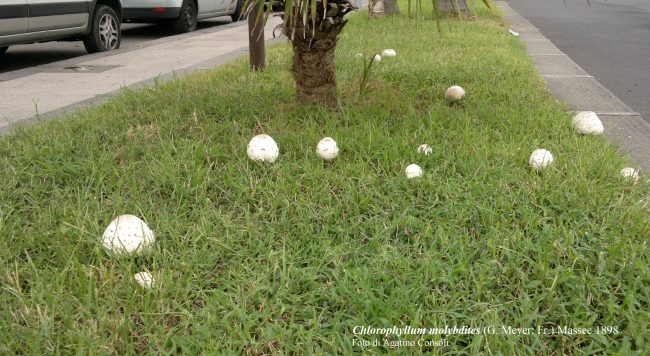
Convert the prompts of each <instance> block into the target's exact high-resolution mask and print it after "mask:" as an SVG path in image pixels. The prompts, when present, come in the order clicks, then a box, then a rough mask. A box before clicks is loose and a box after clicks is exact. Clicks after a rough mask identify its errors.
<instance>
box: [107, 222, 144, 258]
mask: <svg viewBox="0 0 650 356" xmlns="http://www.w3.org/2000/svg"><path fill="white" fill-rule="evenodd" d="M153 242H154V236H153V232H152V231H151V229H149V226H147V224H146V223H145V222H144V221H142V220H140V218H138V217H137V216H135V215H129V214H126V215H120V216H118V217H117V218H115V220H113V221H111V223H110V224H109V225H108V227H107V228H106V230H104V234H103V235H102V245H103V246H104V249H105V250H106V251H107V252H108V253H110V254H113V255H127V254H136V255H141V254H144V253H146V252H148V251H149V250H150V249H151V245H153Z"/></svg>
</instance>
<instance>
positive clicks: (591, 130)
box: [571, 111, 605, 135]
mask: <svg viewBox="0 0 650 356" xmlns="http://www.w3.org/2000/svg"><path fill="white" fill-rule="evenodd" d="M571 123H572V124H573V128H574V129H575V130H576V132H578V133H581V134H585V135H588V134H594V135H600V134H602V133H603V131H604V130H605V129H604V128H603V123H602V122H601V121H600V119H599V118H598V115H596V113H595V112H593V111H578V112H577V113H576V114H575V115H574V116H573V120H571Z"/></svg>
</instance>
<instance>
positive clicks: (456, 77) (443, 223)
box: [0, 7, 650, 354]
mask: <svg viewBox="0 0 650 356" xmlns="http://www.w3.org/2000/svg"><path fill="white" fill-rule="evenodd" d="M477 11H480V13H479V18H478V19H474V20H472V21H457V20H445V21H443V23H442V25H443V26H442V28H443V30H444V31H443V34H439V33H438V32H437V30H436V26H435V23H434V22H432V21H431V20H430V19H429V20H427V21H417V22H416V21H415V20H409V19H408V18H407V17H406V15H404V16H398V17H391V18H385V19H380V20H374V21H368V20H367V19H366V16H365V13H364V14H358V15H354V16H352V17H351V18H350V23H349V24H348V26H347V27H346V29H345V30H344V31H343V34H342V37H341V40H340V42H339V46H338V49H337V67H338V75H339V97H340V99H342V102H343V105H342V107H341V109H340V110H338V111H331V110H327V109H318V108H313V107H312V108H306V107H300V106H298V105H297V104H296V103H295V101H294V95H295V92H294V89H293V82H292V80H291V77H290V74H289V72H288V68H289V66H290V60H291V56H290V54H291V49H290V48H289V47H288V46H287V45H279V46H275V47H273V48H271V49H269V50H268V58H267V59H268V62H267V70H266V71H265V72H262V73H251V72H250V71H249V69H248V63H247V61H245V60H239V61H236V62H234V63H233V64H230V65H226V66H223V67H220V68H217V69H215V70H214V71H209V72H203V73H200V74H197V75H192V76H190V77H188V78H186V79H182V80H175V81H172V82H170V83H167V84H163V85H157V86H155V87H153V88H150V89H141V90H128V89H127V90H125V91H124V92H123V93H122V94H121V95H119V96H118V97H117V98H115V99H112V100H110V101H109V102H107V103H106V104H104V105H101V106H100V107H97V108H91V109H86V110H82V111H79V112H78V113H76V114H74V115H71V116H70V117H67V118H65V120H61V121H56V122H49V123H45V124H41V125H37V126H35V127H30V128H23V129H18V130H17V131H16V132H15V133H14V134H12V135H10V136H6V137H3V138H1V139H0V268H1V270H2V273H1V275H0V285H1V286H2V292H1V293H0V329H1V330H3V332H2V333H0V351H2V352H3V353H4V352H7V351H14V352H22V353H27V354H40V353H44V352H71V351H78V352H80V353H84V352H89V353H95V352H101V353H103V352H106V353H118V354H123V353H127V352H156V351H163V350H164V351H169V352H177V351H182V352H183V353H190V354H191V353H196V352H199V351H206V352H207V353H209V352H210V351H215V350H222V351H223V350H231V351H235V352H239V353H249V354H259V353H274V352H279V351H282V352H285V353H293V352H296V353H303V352H304V353H349V352H352V351H359V350H361V347H362V346H363V345H364V344H363V343H364V342H365V341H370V342H372V341H374V340H380V343H381V345H384V340H386V341H388V342H389V343H393V344H394V345H397V344H400V343H401V345H402V346H403V347H405V346H404V345H405V344H404V343H409V342H412V341H414V342H416V343H417V340H430V345H429V346H418V345H416V346H414V348H403V347H400V348H399V349H398V350H400V351H402V352H417V351H435V352H441V353H442V352H450V351H456V352H459V353H474V352H480V351H482V352H485V353H497V352H498V351H502V352H504V353H508V354H509V353H521V352H539V351H540V350H542V352H543V351H544V350H546V351H547V352H551V351H553V352H557V353H576V352H578V350H583V351H585V352H586V353H602V352H607V353H609V352H615V351H621V352H623V353H628V352H630V351H631V350H639V351H644V350H645V351H647V350H648V347H649V346H648V345H649V343H650V334H649V332H648V330H649V328H648V314H647V310H648V302H649V299H650V283H649V282H650V278H649V277H648V269H649V262H650V260H649V258H648V257H649V253H648V245H647V243H648V242H647V241H648V236H650V225H649V224H648V219H647V211H646V203H645V197H646V196H647V194H648V184H646V183H645V182H641V181H640V182H639V183H637V184H633V183H632V182H630V181H628V180H624V179H621V177H620V176H619V171H620V169H621V168H623V167H625V166H626V165H629V164H628V163H627V162H626V160H625V159H624V158H622V157H620V156H619V155H617V154H616V151H615V149H614V148H613V147H611V146H610V145H609V144H608V143H607V141H606V140H605V139H604V138H602V137H591V136H589V137H585V136H581V135H577V134H576V133H575V132H574V130H573V129H572V127H571V116H570V115H569V114H567V113H566V107H564V106H563V105H561V104H558V103H557V102H556V101H555V99H554V98H553V97H552V96H551V95H550V94H549V92H548V91H546V89H545V88H544V84H543V81H542V80H541V79H540V77H539V76H538V75H537V73H536V72H535V69H534V67H533V65H532V64H531V61H530V60H529V59H528V58H527V57H526V54H525V51H524V48H523V46H522V44H521V43H520V42H519V40H518V39H517V38H515V37H513V36H511V35H510V34H509V33H508V31H507V30H508V27H507V26H506V25H504V24H502V22H501V19H500V18H499V17H498V16H496V15H494V14H487V13H486V12H485V10H480V9H479V8H478V7H477ZM384 48H393V49H395V50H396V52H397V56H396V57H391V58H384V59H383V60H382V61H381V62H380V63H377V64H376V65H375V66H373V70H372V73H371V75H370V78H369V82H368V90H366V91H365V95H364V96H362V97H360V96H359V95H358V94H359V93H358V90H359V85H358V81H359V77H360V76H361V75H362V66H363V64H362V61H361V59H359V58H358V57H356V56H355V55H356V54H357V53H363V54H364V55H365V58H370V57H369V56H372V55H374V54H375V53H381V51H382V50H383V49H384ZM451 85H460V86H462V87H463V88H464V89H465V90H466V92H467V94H466V96H465V98H463V100H462V101H461V102H460V103H458V104H454V105H449V104H448V103H446V102H445V100H444V92H445V89H446V88H447V87H449V86H451ZM259 133H266V134H269V135H271V136H272V137H273V138H274V139H275V141H276V142H277V144H278V146H279V149H280V155H279V158H278V159H277V161H276V162H275V163H273V164H257V163H255V162H252V161H250V160H249V159H248V158H247V156H246V145H247V143H248V142H249V140H250V139H251V138H252V137H253V136H255V135H257V134H259ZM325 136H331V137H333V138H334V139H335V140H336V142H337V144H338V148H339V149H340V152H339V156H338V157H337V158H336V160H334V161H332V162H325V161H323V160H321V159H319V158H317V157H316V154H315V149H316V144H317V143H318V142H319V140H321V139H322V138H323V137H325ZM421 144H428V145H430V146H431V149H432V150H431V153H430V154H428V155H424V154H420V153H418V152H417V147H418V146H419V145H421ZM536 148H546V149H548V150H550V151H552V152H553V155H554V157H555V162H554V163H553V165H551V166H550V167H548V168H547V169H546V170H544V171H543V172H535V171H534V170H531V169H530V167H528V158H529V155H530V153H531V152H532V151H533V150H534V149H536ZM411 163H416V164H418V165H419V166H420V167H422V169H423V172H424V174H423V176H421V177H419V178H417V179H412V180H407V179H406V177H405V175H404V169H405V167H407V166H408V165H409V164H411ZM126 213H131V214H135V215H137V216H139V217H141V218H143V219H144V220H145V221H146V222H147V224H149V226H150V227H151V229H152V230H153V231H154V233H155V236H156V243H155V245H154V247H153V251H152V252H151V253H150V254H149V255H147V256H143V257H138V258H134V259H115V258H111V257H110V256H108V255H107V254H106V253H105V252H104V251H103V250H102V247H101V239H100V237H101V235H102V232H103V230H104V228H105V227H106V226H107V225H108V223H109V222H110V221H111V220H112V219H113V218H115V217H116V216H117V215H121V214H126ZM143 270H146V271H150V272H151V273H152V275H153V276H154V277H155V279H156V284H157V285H159V286H160V287H158V288H152V289H142V288H140V287H139V286H138V284H137V282H136V281H135V280H134V279H133V275H134V274H135V273H138V272H141V271H143ZM369 326H370V327H373V328H377V329H381V328H385V329H388V328H393V327H397V328H404V327H406V326H409V327H413V328H442V329H444V328H445V326H449V327H450V328H451V327H453V326H456V327H458V328H462V327H463V326H465V327H467V328H468V329H469V328H481V329H482V328H487V327H494V328H495V330H497V332H496V333H495V334H494V335H485V334H481V335H455V334H444V335H434V336H425V337H421V336H417V335H407V336H399V337H397V336H395V335H389V336H386V337H383V336H381V335H355V331H354V330H355V327H358V328H356V330H362V328H361V327H369ZM561 327H564V328H565V329H564V330H568V329H566V328H571V329H578V328H592V329H593V330H594V334H591V335H589V334H584V333H580V332H578V331H580V330H578V331H576V333H575V334H573V335H566V334H569V332H565V333H564V335H548V334H545V333H544V332H538V331H540V330H541V331H544V330H558V329H557V328H561ZM598 327H603V328H607V327H610V329H598V330H604V331H603V332H600V333H596V330H597V328H598ZM614 327H616V330H614V329H613V328H614ZM553 328H555V329H553ZM366 330H367V329H366ZM507 330H515V331H516V332H511V333H509V332H507ZM517 330H519V331H517ZM522 330H524V331H522ZM528 331H530V332H528ZM560 331H562V330H560ZM569 331H570V330H569ZM614 331H616V332H614ZM443 339H444V340H443ZM438 341H441V343H440V344H439V345H438V344H435V342H438ZM442 341H444V342H442ZM445 343H447V344H448V346H444V344H445ZM353 344H354V345H353ZM359 345H362V346H359ZM366 346H369V345H366ZM406 346H408V345H406ZM382 347H383V346H382ZM376 350H378V349H376ZM386 350H387V349H386V348H385V349H384V351H386Z"/></svg>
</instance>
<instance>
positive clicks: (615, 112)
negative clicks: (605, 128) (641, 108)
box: [594, 111, 641, 116]
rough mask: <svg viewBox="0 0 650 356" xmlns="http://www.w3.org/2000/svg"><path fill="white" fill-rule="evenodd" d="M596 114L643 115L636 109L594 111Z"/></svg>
mask: <svg viewBox="0 0 650 356" xmlns="http://www.w3.org/2000/svg"><path fill="white" fill-rule="evenodd" d="M594 112H595V113H596V115H605V116H641V114H639V113H638V112H635V111H609V112H608V111H594Z"/></svg>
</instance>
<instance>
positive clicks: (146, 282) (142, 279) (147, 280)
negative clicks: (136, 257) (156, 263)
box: [133, 272, 154, 289]
mask: <svg viewBox="0 0 650 356" xmlns="http://www.w3.org/2000/svg"><path fill="white" fill-rule="evenodd" d="M133 278H134V279H135V281H136V282H138V284H139V285H140V286H141V287H142V288H144V289H151V287H153V284H154V278H153V276H152V275H151V273H149V272H138V273H136V274H135V275H134V276H133Z"/></svg>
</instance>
